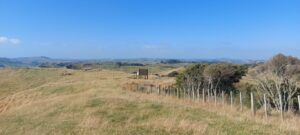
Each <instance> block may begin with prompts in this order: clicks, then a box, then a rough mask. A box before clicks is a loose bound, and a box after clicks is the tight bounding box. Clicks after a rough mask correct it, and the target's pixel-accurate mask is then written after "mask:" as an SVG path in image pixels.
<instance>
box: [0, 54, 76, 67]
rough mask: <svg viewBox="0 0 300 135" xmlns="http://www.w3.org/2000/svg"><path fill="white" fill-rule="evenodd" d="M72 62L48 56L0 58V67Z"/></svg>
mask: <svg viewBox="0 0 300 135" xmlns="http://www.w3.org/2000/svg"><path fill="white" fill-rule="evenodd" d="M62 62H72V60H61V59H51V58H48V57H44V56H41V57H22V58H0V67H35V66H40V65H41V64H44V63H62Z"/></svg>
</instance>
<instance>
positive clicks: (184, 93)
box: [183, 88, 185, 99]
mask: <svg viewBox="0 0 300 135" xmlns="http://www.w3.org/2000/svg"><path fill="white" fill-rule="evenodd" d="M183 99H185V88H183Z"/></svg>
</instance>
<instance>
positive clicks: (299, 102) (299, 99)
mask: <svg viewBox="0 0 300 135" xmlns="http://www.w3.org/2000/svg"><path fill="white" fill-rule="evenodd" d="M298 106H299V108H298V109H299V111H300V95H298Z"/></svg>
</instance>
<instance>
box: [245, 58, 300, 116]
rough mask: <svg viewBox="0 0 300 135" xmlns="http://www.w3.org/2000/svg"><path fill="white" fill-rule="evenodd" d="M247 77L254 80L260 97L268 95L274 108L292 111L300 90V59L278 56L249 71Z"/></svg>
mask: <svg viewBox="0 0 300 135" xmlns="http://www.w3.org/2000/svg"><path fill="white" fill-rule="evenodd" d="M247 76H248V78H250V79H251V80H252V81H251V82H253V83H252V85H254V86H255V90H256V92H257V94H258V95H259V96H260V97H262V94H266V95H267V98H268V99H269V100H270V105H271V106H272V107H274V108H276V109H277V110H281V109H283V110H285V111H287V110H290V109H292V105H293V104H292V101H293V100H292V99H293V98H295V97H296V94H297V92H299V88H300V84H299V80H300V61H299V59H297V58H295V57H291V56H285V55H283V54H277V55H275V56H274V57H272V58H271V59H270V60H268V61H266V62H265V63H263V64H261V65H259V66H256V67H254V68H252V69H251V70H249V72H248V75H247ZM280 101H281V102H280ZM281 103H282V104H281Z"/></svg>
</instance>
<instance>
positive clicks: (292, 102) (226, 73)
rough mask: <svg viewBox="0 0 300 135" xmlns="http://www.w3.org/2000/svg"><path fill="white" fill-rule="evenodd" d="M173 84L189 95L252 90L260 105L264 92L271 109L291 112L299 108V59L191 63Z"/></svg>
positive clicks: (278, 58) (281, 57)
mask: <svg viewBox="0 0 300 135" xmlns="http://www.w3.org/2000/svg"><path fill="white" fill-rule="evenodd" d="M176 85H177V87H178V88H180V89H181V90H182V91H183V92H184V93H186V94H187V95H189V96H190V97H192V98H194V97H197V96H200V95H201V94H203V93H204V94H205V95H208V97H212V96H218V95H221V94H227V95H229V93H231V92H232V93H235V94H237V93H239V92H242V93H250V92H252V93H254V94H255V96H256V99H257V104H258V105H260V106H263V103H264V102H263V100H264V95H265V96H266V98H267V101H268V102H267V103H268V106H270V107H271V108H272V109H274V110H279V111H295V110H297V109H299V107H298V104H299V103H298V102H297V95H299V94H300V93H299V92H300V60H299V59H298V58H296V57H292V56H285V55H283V54H277V55H275V56H273V57H272V58H271V59H269V60H267V61H265V62H264V63H260V64H253V65H239V64H230V63H218V64H209V63H200V64H195V65H193V66H190V67H188V68H187V69H186V70H185V71H184V72H182V73H180V74H179V75H178V76H177V78H176ZM248 95H249V94H248Z"/></svg>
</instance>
